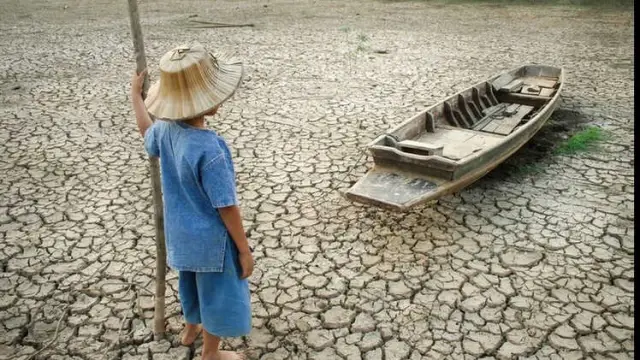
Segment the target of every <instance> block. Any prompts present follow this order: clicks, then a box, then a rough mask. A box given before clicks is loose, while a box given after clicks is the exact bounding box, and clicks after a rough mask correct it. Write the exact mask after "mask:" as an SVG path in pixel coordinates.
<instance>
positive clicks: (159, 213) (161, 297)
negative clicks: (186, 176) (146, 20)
mask: <svg viewBox="0 0 640 360" xmlns="http://www.w3.org/2000/svg"><path fill="white" fill-rule="evenodd" d="M128 1H129V19H130V20H131V36H132V38H133V48H134V50H135V56H136V72H137V73H138V74H139V73H140V72H141V71H142V70H144V69H146V68H147V59H146V57H145V54H144V41H143V40H142V29H141V28H140V16H139V15H138V2H137V0H128ZM148 89H149V80H148V76H145V79H144V85H143V87H142V98H143V99H144V98H145V97H146V96H147V90H148ZM152 119H153V117H152ZM149 168H150V173H151V189H152V191H153V208H154V211H153V213H154V222H155V227H156V296H155V312H154V314H153V335H154V338H155V339H156V340H159V339H162V338H164V332H165V327H164V312H165V306H164V303H165V287H166V285H165V278H166V274H167V266H166V258H167V250H166V248H165V243H164V214H163V207H162V188H161V183H160V164H159V162H158V158H157V157H156V158H154V157H150V158H149Z"/></svg>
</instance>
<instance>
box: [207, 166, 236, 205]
mask: <svg viewBox="0 0 640 360" xmlns="http://www.w3.org/2000/svg"><path fill="white" fill-rule="evenodd" d="M202 185H203V187H204V191H205V192H206V193H207V196H208V197H209V201H211V205H213V207H214V208H222V207H227V206H232V205H237V204H238V200H237V195H236V181H235V172H234V170H233V163H232V162H231V159H229V158H228V156H227V155H225V154H220V155H218V156H217V157H216V158H215V159H213V160H211V161H209V162H208V163H207V164H205V165H204V167H203V169H202Z"/></svg>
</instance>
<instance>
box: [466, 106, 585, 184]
mask: <svg viewBox="0 0 640 360" xmlns="http://www.w3.org/2000/svg"><path fill="white" fill-rule="evenodd" d="M593 120H594V118H593V117H592V116H589V115H587V114H584V113H582V112H580V111H577V110H572V109H562V108H560V109H558V110H556V111H554V113H553V115H552V116H551V117H550V118H549V120H548V121H547V123H546V124H545V125H544V126H543V127H542V128H541V129H540V130H539V131H538V133H537V134H536V135H535V136H534V137H533V138H532V139H531V140H529V141H528V142H527V143H526V144H525V145H524V146H522V148H520V150H518V151H517V152H516V153H515V154H513V155H512V156H511V157H509V159H507V160H506V161H505V162H503V163H502V164H500V165H499V166H498V167H497V168H495V169H494V170H492V171H491V172H490V173H489V174H487V175H486V176H484V177H483V178H482V179H480V180H479V181H477V182H475V183H474V184H472V185H471V186H470V187H469V188H474V187H486V186H488V185H489V184H491V183H493V182H495V181H504V180H507V179H513V178H515V177H521V176H523V175H525V174H527V175H531V174H533V173H538V172H542V171H544V169H545V167H547V166H548V165H549V163H550V162H552V161H553V156H555V154H554V150H555V149H556V148H557V147H558V146H559V145H560V144H561V143H562V142H563V141H565V140H566V139H568V138H569V137H570V136H571V135H573V134H574V133H575V132H577V131H579V130H580V127H581V126H582V125H583V124H586V123H589V122H591V121H593Z"/></svg>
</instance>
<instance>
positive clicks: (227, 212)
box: [218, 205, 253, 279]
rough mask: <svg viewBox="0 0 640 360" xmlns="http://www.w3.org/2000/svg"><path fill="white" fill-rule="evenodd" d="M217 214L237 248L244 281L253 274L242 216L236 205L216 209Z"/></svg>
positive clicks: (251, 259) (251, 257) (251, 258)
mask: <svg viewBox="0 0 640 360" xmlns="http://www.w3.org/2000/svg"><path fill="white" fill-rule="evenodd" d="M218 213H220V217H221V218H222V222H224V225H225V226H226V228H227V231H229V234H231V238H232V239H233V241H234V242H235V243H236V246H237V247H238V252H239V253H240V254H239V256H238V257H239V260H240V266H241V267H242V276H241V277H242V278H243V279H246V278H248V277H249V276H251V273H253V255H252V254H251V248H250V247H249V240H247V235H246V234H245V232H244V227H243V226H242V215H241V214H240V208H239V207H238V206H237V205H233V206H227V207H222V208H218Z"/></svg>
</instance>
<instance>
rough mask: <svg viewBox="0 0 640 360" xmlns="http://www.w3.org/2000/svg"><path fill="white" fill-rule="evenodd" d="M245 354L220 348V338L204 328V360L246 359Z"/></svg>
mask: <svg viewBox="0 0 640 360" xmlns="http://www.w3.org/2000/svg"><path fill="white" fill-rule="evenodd" d="M244 359H245V356H244V355H243V354H240V353H237V352H235V351H224V350H220V338H219V337H217V336H215V335H211V334H209V333H208V332H207V331H206V330H204V342H203V343H202V360H244Z"/></svg>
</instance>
